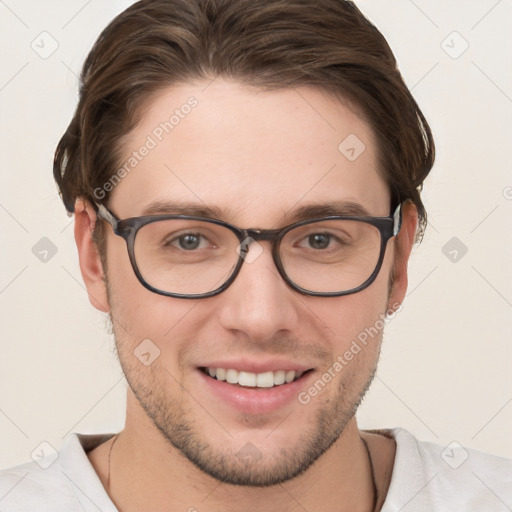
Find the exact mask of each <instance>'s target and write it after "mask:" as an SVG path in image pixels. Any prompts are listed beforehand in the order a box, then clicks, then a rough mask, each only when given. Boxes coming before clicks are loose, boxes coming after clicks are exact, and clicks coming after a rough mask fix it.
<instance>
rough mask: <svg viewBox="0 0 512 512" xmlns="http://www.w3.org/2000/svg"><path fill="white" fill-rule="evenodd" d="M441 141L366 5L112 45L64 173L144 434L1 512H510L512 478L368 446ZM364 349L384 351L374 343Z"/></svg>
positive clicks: (92, 453) (193, 3) (184, 7)
mask: <svg viewBox="0 0 512 512" xmlns="http://www.w3.org/2000/svg"><path fill="white" fill-rule="evenodd" d="M433 162H434V144H433V139H432V135H431V132H430V128H429V126H428V124H427V122H426V120H425V118H424V116H423V115H422V113H421V111H420V110H419V108H418V106H417V105H416V102H415V101H414V99H413V98H412V96H411V94H410V92H409V91H408V90H407V88H406V86H405V84H404V82H403V80H402V78H401V76H400V73H399V72H398V70H397V68H396V62H395V59H394V57H393V55H392V53H391V50H390V49H389V46H388V45H387V43H386V41H385V40H384V38H383V37H382V35H381V34H380V33H379V32H378V31H377V30H376V29H375V27H374V26H373V25H371V24H370V23H369V22H368V20H366V18H364V16H363V15H362V14H361V13H360V12H359V10H358V9H357V8H356V7H355V5H354V4H353V3H351V2H346V1H340V0H319V1H318V2H316V3H315V8H314V9H311V6H310V3H309V2H305V1H303V0H272V1H268V0H267V1H265V2H263V1H255V0H251V1H249V0H229V1H228V0H154V1H142V2H139V3H136V4H134V5H133V6H132V7H130V8H129V9H127V10H126V11H125V12H124V13H122V14H121V15H120V16H118V17H117V18H116V19H115V20H114V21H113V22H112V23H111V24H110V25H109V27H107V29H105V31H104V32H103V33H102V34H101V36H100V38H99V39H98V41H97V43H96V44H95V46H94V48H93V49H92V51H91V53H90V54H89V56H88V58H87V60H86V62H85V65H84V69H83V73H82V87H81V91H80V101H79V104H78V107H77V110H76V113H75V116H74V118H73V120H72V121H71V124H70V125H69V127H68V129H67V131H66V133H65V134H64V136H63V137H62V139H61V141H60V143H59V146H58V148H57V151H56V155H55V166H54V175H55V178H56V181H57V183H58V186H59V190H60V192H61V195H62V198H63V201H64V203H65V205H66V207H67V209H68V210H69V211H73V212H74V214H75V238H76V242H77V248H78V252H79V258H80V267H81V271H82V276H83V279H84V282H85V285H86V287H87V291H88V294H89V298H90V301H91V303H92V304H93V306H94V307H96V308H97V309H99V310H101V311H104V312H106V313H108V314H109V315H110V318H111V321H112V325H113V329H114V334H115V338H116V347H117V352H118V354H119V360H120V363H121V366H122V368H123V370H124V373H125V375H126V378H127V381H128V384H129V390H128V399H127V416H126V425H125V428H124V429H123V430H122V431H121V432H120V433H118V434H115V435H111V434H110V435H105V436H78V435H73V436H70V438H69V439H68V440H67V441H66V444H65V446H64V447H63V449H62V451H61V453H60V456H59V459H58V460H57V461H56V462H55V463H54V464H53V465H51V466H50V467H49V468H48V469H47V470H43V469H41V468H40V467H39V466H36V465H34V464H32V465H25V466H20V467H18V468H14V469H11V470H7V471H4V472H3V473H2V474H1V477H0V491H1V492H2V495H4V494H6V493H7V492H8V493H9V494H8V495H6V497H5V498H4V499H3V500H2V502H1V506H2V508H1V510H2V511H18V510H38V511H57V510H66V511H74V510H77V511H78V510H98V509H99V510H102V511H113V510H119V511H122V512H130V511H140V510H144V511H163V510H166V511H169V510H173V511H174V510H176V511H179V510H183V511H186V510H188V511H195V510H197V511H200V512H201V511H205V510H207V511H211V512H216V511H221V510H222V511H225V510H229V511H240V512H242V511H243V512H247V511H256V510H268V511H273V510H276V511H277V510H279V511H283V510H284V511H295V510H307V511H309V512H315V511H325V510H336V511H340V512H342V511H343V512H345V511H351V512H352V511H375V510H383V511H395V510H414V511H423V510H425V511H426V510H429V511H430V510H485V511H493V510H496V511H498V510H506V509H507V507H509V508H510V507H512V491H511V489H512V487H511V486H512V463H511V462H510V461H507V460H505V459H501V458H498V457H494V456H490V455H485V454H481V453H478V452H475V451H471V450H469V451H468V452H467V454H468V460H467V461H466V463H465V464H463V465H461V466H460V467H459V468H457V469H452V468H451V467H449V466H448V465H446V464H445V463H444V462H443V460H442V459H441V455H440V452H441V449H442V448H441V447H438V446H436V445H432V444H429V443H423V442H419V441H417V440H416V439H415V438H414V437H413V436H412V435H411V434H410V433H408V432H407V431H405V430H403V429H387V430H382V431H361V430H359V429H358V426H357V422H356V418H355V412H356V410H357V407H358V405H359V404H360V402H361V400H362V398H363V396H364V394H365V392H366V391H367V389H368V387H369V386H370V383H371V381H372V378H373V376H374V374H375V370H376V366H377V362H378V357H379V351H380V345H381V341H382V330H383V327H384V325H385V323H386V321H387V319H388V318H389V317H392V316H393V315H394V314H395V313H396V311H397V310H398V309H399V308H400V307H401V303H402V301H403V299H404V296H405V292H406V288H407V261H408V258H409V254H410V252H411V249H412V246H413V243H414V241H415V240H416V239H419V238H420V237H421V233H422V230H423V229H424V226H425V222H426V213H425V209H424V207H423V204H422V201H421V198H420V193H419V192H420V190H421V186H422V183H423V181H424V179H425V177H426V176H427V175H428V173H429V171H430V169H431V168H432V165H433ZM364 333H371V334H370V335H366V336H364Z"/></svg>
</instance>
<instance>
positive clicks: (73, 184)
mask: <svg viewBox="0 0 512 512" xmlns="http://www.w3.org/2000/svg"><path fill="white" fill-rule="evenodd" d="M216 76H222V77H225V78H228V79H233V80H236V81H238V82H241V83H244V84H248V85H254V86H257V87H261V88H264V89H280V88H289V87H298V86H303V85H309V86H315V87H318V88H320V89H323V90H325V91H327V92H330V93H332V94H334V95H335V96H337V97H338V98H340V99H345V100H348V101H350V102H352V103H353V104H355V105H356V106H357V107H358V108H359V109H360V110H361V111H362V113H363V114H364V116H365V119H367V120H368V121H369V122H370V124H371V126H372V128H373V130H374V131H375V134H376V137H377V142H378V155H379V164H380V169H379V170H380V172H381V173H382V176H383V177H384V178H385V180H386V182H387V183H388V185H389V187H390V191H391V196H392V202H393V203H395V204H396V203H397V202H398V201H404V200H411V201H412V202H413V203H414V204H415V205H416V208H417V210H418V214H419V227H418V239H420V238H421V235H422V233H423V230H424V228H425V225H426V211H425V208H424V206H423V203H422V201H421V197H420V191H421V188H422V184H423V181H424V179H425V178H426V176H427V175H428V173H429V171H430V169H431V168H432V166H433V164H434V141H433V137H432V133H431V130H430V127H429V126H428V123H427V121H426V120H425V117H424V116H423V114H422V112H421V111H420V109H419V107H418V105H417V103H416V101H415V100H414V98H413V96H412V95H411V93H410V91H409V90H408V88H407V86H406V85H405V83H404V81H403V78H402V76H401V74H400V72H399V70H398V68H397V63H396V59H395V57H394V55H393V53H392V51H391V49H390V47H389V45H388V43H387V42H386V39H385V38H384V36H383V35H382V34H381V33H380V32H379V31H378V30H377V28H376V27H375V26H374V25H373V24H372V23H371V22H370V21H369V20H368V19H367V18H366V17H365V16H364V15H363V14H362V13H361V12H360V11H359V9H358V8H357V7H356V6H355V5H354V3H353V2H351V1H348V0H316V1H315V2H314V3H312V2H311V1H310V0H142V1H139V2H137V3H135V4H134V5H132V6H131V7H129V8H128V9H127V10H125V11H124V12H123V13H121V14H120V15H119V16H117V17H116V18H115V19H114V20H113V21H112V22H111V23H110V24H109V25H108V26H107V27H106V28H105V29H104V31H103V32H102V33H101V35H100V36H99V38H98V40H97V41H96V43H95V44H94V46H93V48H92V50H91V52H90V53H89V55H88V57H87V59H86V61H85V63H84V66H83V69H82V73H81V77H80V99H79V103H78V106H77V108H76V111H75V114H74V116H73V119H72V120H71V123H70V125H69V127H68V128H67V130H66V132H65V133H64V135H63V137H62V139H61V140H60V142H59V144H58V146H57V149H56V152H55V161H54V166H53V173H54V177H55V180H56V182H57V185H58V187H59V190H60V194H61V197H62V199H63V201H64V205H65V206H66V208H67V209H68V210H69V211H73V209H74V202H75V200H76V199H77V198H78V197H83V198H85V199H88V200H90V201H95V199H94V195H93V194H94V190H95V189H97V188H98V187H102V186H103V185H104V184H105V183H106V182H107V181H108V180H109V179H110V178H111V177H112V176H113V175H114V173H115V172H116V170H118V168H119V166H120V165H121V163H122V161H121V150H122V149H123V144H122V143H123V140H124V137H125V136H126V135H127V134H129V133H130V132H131V131H132V130H133V129H134V128H135V127H136V126H137V123H138V122H139V121H140V119H141V116H142V113H143V110H144V107H145V106H146V105H147V104H148V103H149V102H150V101H151V99H152V97H153V96H154V94H155V93H158V92H159V91H161V90H162V89H165V88H167V87H169V86H172V85H175V84H178V83H181V84H183V83H187V82H190V81H193V80H196V79H206V78H209V79H211V78H212V77H216ZM340 142H341V141H340ZM107 200H108V194H106V196H105V198H104V202H106V201H107ZM98 224H99V225H100V227H101V225H102V223H97V225H98ZM95 239H96V242H97V243H99V244H100V253H101V252H102V249H101V239H102V237H101V236H100V237H99V238H97V237H95Z"/></svg>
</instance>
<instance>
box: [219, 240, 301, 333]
mask: <svg viewBox="0 0 512 512" xmlns="http://www.w3.org/2000/svg"><path fill="white" fill-rule="evenodd" d="M246 249H247V250H246V252H245V254H244V260H245V261H244V264H243V265H242V268H241V269H240V272H239V274H238V276H237V277H236V279H235V281H234V282H233V283H232V284H231V286H230V287H229V288H228V289H227V290H225V291H224V292H223V293H222V294H220V295H219V296H218V297H219V298H221V303H220V305H219V306H220V310H219V311H218V313H219V314H218V318H219V320H220V322H221V324H222V326H223V327H224V328H225V329H228V330H230V331H238V332H242V333H244V334H245V335H246V336H247V337H248V339H250V340H255V341H258V340H259V341H264V340H266V339H270V338H272V337H273V336H275V335H277V334H284V333H288V334H289V333H290V331H292V330H293V329H296V326H297V325H298V320H299V314H298V305H300V302H299V301H298V300H297V297H296V296H295V295H296V294H297V292H295V291H293V290H292V289H290V288H289V287H288V285H287V284H286V283H285V282H284V280H283V279H282V277H281V276H280V274H279V273H278V271H277V268H276V266H275V264H274V260H273V259H272V250H271V244H270V243H269V242H261V244H260V243H258V242H253V243H251V244H250V245H249V246H248V247H247V248H246Z"/></svg>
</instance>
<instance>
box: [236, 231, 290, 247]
mask: <svg viewBox="0 0 512 512" xmlns="http://www.w3.org/2000/svg"><path fill="white" fill-rule="evenodd" d="M280 233H281V230H280V229H246V230H245V233H244V234H245V236H246V238H252V239H253V240H255V241H256V242H271V243H272V245H274V244H275V243H276V241H277V240H278V238H279V234H280Z"/></svg>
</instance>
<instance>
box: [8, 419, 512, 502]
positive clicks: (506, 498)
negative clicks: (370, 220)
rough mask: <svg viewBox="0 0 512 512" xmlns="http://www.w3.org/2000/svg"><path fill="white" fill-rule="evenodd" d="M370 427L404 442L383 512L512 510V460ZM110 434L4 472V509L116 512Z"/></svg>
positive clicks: (69, 442)
mask: <svg viewBox="0 0 512 512" xmlns="http://www.w3.org/2000/svg"><path fill="white" fill-rule="evenodd" d="M370 432H375V433H381V434H384V435H387V436H391V437H393V438H394V439H395V441H396V445H397V449H396V457H395V463H394V468H393V473H392V478H391V484H390V487H389V490H388V494H387V498H386V501H385V503H384V506H383V507H382V509H381V510H382V512H399V511H400V512H466V511H475V512H506V511H511V510H512V460H508V459H503V458H501V457H496V456H494V455H489V454H485V453H482V452H478V451H476V450H470V449H464V448H462V447H461V446H460V445H458V444H457V443H452V444H451V445H449V446H448V447H443V446H439V445H437V444H433V443H428V442H424V441H418V440H417V439H416V438H415V437H414V436H413V435H412V434H411V433H409V432H408V431H407V430H404V429H402V428H394V429H383V430H375V431H370ZM110 436H111V434H109V435H81V434H72V435H70V436H69V437H68V438H67V439H66V441H65V443H64V445H63V447H62V449H61V451H60V452H59V454H58V457H57V454H53V457H52V456H48V457H46V458H42V459H39V460H38V461H37V462H30V463H27V464H24V465H21V466H16V467H14V468H10V469H5V470H2V471H0V511H1V512H98V511H100V512H117V509H116V507H115V506H114V504H113V503H112V501H111V500H110V498H109V496H108V494H107V493H106V491H105V489H104V488H103V486H102V484H101V482H100V479H99V478H98V476H97V474H96V473H95V471H94V469H93V467H92V466H91V464H90V462H89V459H88V458H87V455H86V452H87V451H89V450H90V449H92V448H94V447H95V446H97V445H99V444H100V443H101V442H103V441H105V440H106V439H108V437H110ZM45 467H46V469H45Z"/></svg>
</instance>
